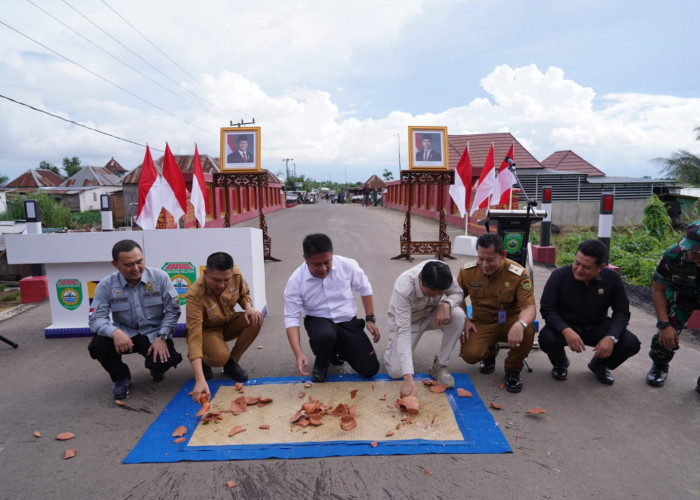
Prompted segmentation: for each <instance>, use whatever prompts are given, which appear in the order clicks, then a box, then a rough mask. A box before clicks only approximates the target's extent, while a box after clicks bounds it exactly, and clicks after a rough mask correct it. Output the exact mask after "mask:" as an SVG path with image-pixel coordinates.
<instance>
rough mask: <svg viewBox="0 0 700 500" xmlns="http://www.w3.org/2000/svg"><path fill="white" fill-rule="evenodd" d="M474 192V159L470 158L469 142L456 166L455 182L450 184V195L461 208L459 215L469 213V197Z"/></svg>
mask: <svg viewBox="0 0 700 500" xmlns="http://www.w3.org/2000/svg"><path fill="white" fill-rule="evenodd" d="M471 194H472V161H471V159H470V158H469V143H467V147H466V148H464V153H462V156H461V158H460V159H459V162H457V167H455V183H454V184H453V185H451V186H450V196H451V197H452V200H454V203H455V205H457V208H458V209H459V215H460V216H462V217H464V216H465V215H467V211H468V208H467V207H469V198H470V197H471Z"/></svg>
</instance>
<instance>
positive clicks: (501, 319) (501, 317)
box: [498, 309, 507, 325]
mask: <svg viewBox="0 0 700 500" xmlns="http://www.w3.org/2000/svg"><path fill="white" fill-rule="evenodd" d="M506 320H507V317H506V310H505V309H499V310H498V324H499V325H505V324H506Z"/></svg>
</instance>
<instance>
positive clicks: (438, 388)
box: [430, 384, 447, 394]
mask: <svg viewBox="0 0 700 500" xmlns="http://www.w3.org/2000/svg"><path fill="white" fill-rule="evenodd" d="M445 390H447V386H446V385H444V384H433V385H431V386H430V392H434V393H435V394H440V393H443V392H445Z"/></svg>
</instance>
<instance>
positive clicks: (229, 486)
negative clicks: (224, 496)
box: [226, 481, 236, 489]
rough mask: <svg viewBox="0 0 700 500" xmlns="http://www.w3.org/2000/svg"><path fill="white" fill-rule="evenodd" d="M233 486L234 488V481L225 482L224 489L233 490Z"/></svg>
mask: <svg viewBox="0 0 700 500" xmlns="http://www.w3.org/2000/svg"><path fill="white" fill-rule="evenodd" d="M234 486H236V483H235V481H226V487H227V488H228V489H231V488H233V487H234Z"/></svg>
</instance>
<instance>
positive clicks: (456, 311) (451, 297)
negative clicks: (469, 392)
mask: <svg viewBox="0 0 700 500" xmlns="http://www.w3.org/2000/svg"><path fill="white" fill-rule="evenodd" d="M462 299H463V294H462V290H461V289H460V287H459V284H458V283H457V280H455V279H454V277H453V276H452V271H450V268H449V266H448V265H447V264H445V263H444V262H440V261H439V260H428V261H426V262H421V263H420V264H418V265H417V266H414V267H412V268H411V269H408V270H407V271H404V272H403V273H401V275H400V276H399V277H398V278H397V279H396V283H395V284H394V291H393V293H392V295H391V302H389V313H388V319H387V327H388V328H389V340H388V342H387V345H386V350H385V351H384V366H385V367H386V372H387V374H388V375H389V376H390V377H391V378H401V377H403V384H402V385H401V389H400V396H401V397H404V396H408V395H411V394H414V393H415V391H416V385H415V382H414V381H413V350H414V349H415V348H416V345H417V344H418V341H419V340H420V339H421V337H422V336H423V333H424V332H425V331H427V330H442V340H441V342H440V349H439V350H438V354H437V356H435V360H434V362H433V366H432V367H431V368H430V376H431V377H433V378H434V379H435V380H437V381H438V383H439V384H444V385H446V386H447V387H448V388H452V387H454V386H455V381H454V377H452V374H450V372H449V371H448V369H447V365H448V363H449V361H450V354H451V353H452V350H453V349H454V348H455V346H456V345H457V341H458V340H459V337H460V335H461V334H462V330H463V329H464V322H465V320H466V317H467V316H466V314H465V313H464V310H463V309H461V308H460V307H457V306H459V304H460V303H461V302H462Z"/></svg>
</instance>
